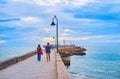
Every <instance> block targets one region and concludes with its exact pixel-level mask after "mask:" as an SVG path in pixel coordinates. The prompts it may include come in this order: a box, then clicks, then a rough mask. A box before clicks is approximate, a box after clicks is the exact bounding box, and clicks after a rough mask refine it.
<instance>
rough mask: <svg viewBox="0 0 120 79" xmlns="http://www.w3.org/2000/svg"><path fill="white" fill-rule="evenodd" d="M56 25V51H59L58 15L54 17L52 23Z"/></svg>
mask: <svg viewBox="0 0 120 79" xmlns="http://www.w3.org/2000/svg"><path fill="white" fill-rule="evenodd" d="M54 20H56V22H54ZM55 25H56V52H57V53H58V18H57V17H56V16H54V17H53V18H52V23H51V26H55Z"/></svg>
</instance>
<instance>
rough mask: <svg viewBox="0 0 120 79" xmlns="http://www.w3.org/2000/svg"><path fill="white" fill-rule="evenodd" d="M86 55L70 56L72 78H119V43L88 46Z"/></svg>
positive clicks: (69, 69)
mask: <svg viewBox="0 0 120 79" xmlns="http://www.w3.org/2000/svg"><path fill="white" fill-rule="evenodd" d="M85 48H87V51H86V53H87V55H86V56H71V57H70V60H71V65H70V67H69V68H68V71H69V72H70V74H71V78H72V79H120V45H119V46H118V45H115V46H113V45H108V46H107V45H101V46H89V47H85Z"/></svg>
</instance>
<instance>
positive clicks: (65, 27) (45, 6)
mask: <svg viewBox="0 0 120 79" xmlns="http://www.w3.org/2000/svg"><path fill="white" fill-rule="evenodd" d="M54 15H56V16H57V18H58V28H59V31H58V33H59V44H64V43H63V41H65V43H66V44H78V45H79V44H80V45H81V44H82V45H86V44H120V22H119V21H120V0H0V45H1V46H25V45H28V46H32V45H36V44H38V43H39V44H46V42H50V43H55V39H53V37H56V26H51V25H50V24H51V22H52V18H53V17H54ZM54 21H55V23H56V20H54Z"/></svg>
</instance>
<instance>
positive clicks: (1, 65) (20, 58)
mask: <svg viewBox="0 0 120 79" xmlns="http://www.w3.org/2000/svg"><path fill="white" fill-rule="evenodd" d="M35 54H36V52H35V51H34V52H30V53H27V54H24V55H21V56H17V57H13V58H9V59H6V60H3V61H0V70H2V69H4V68H6V67H8V66H11V65H13V64H16V63H18V62H20V61H23V60H25V59H27V58H29V57H31V56H33V55H35Z"/></svg>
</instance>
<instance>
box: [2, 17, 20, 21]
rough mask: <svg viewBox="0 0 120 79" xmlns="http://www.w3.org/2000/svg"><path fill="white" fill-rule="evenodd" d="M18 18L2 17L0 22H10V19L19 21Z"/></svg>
mask: <svg viewBox="0 0 120 79" xmlns="http://www.w3.org/2000/svg"><path fill="white" fill-rule="evenodd" d="M19 20H20V19H18V18H12V19H3V20H0V22H11V21H19Z"/></svg>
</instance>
